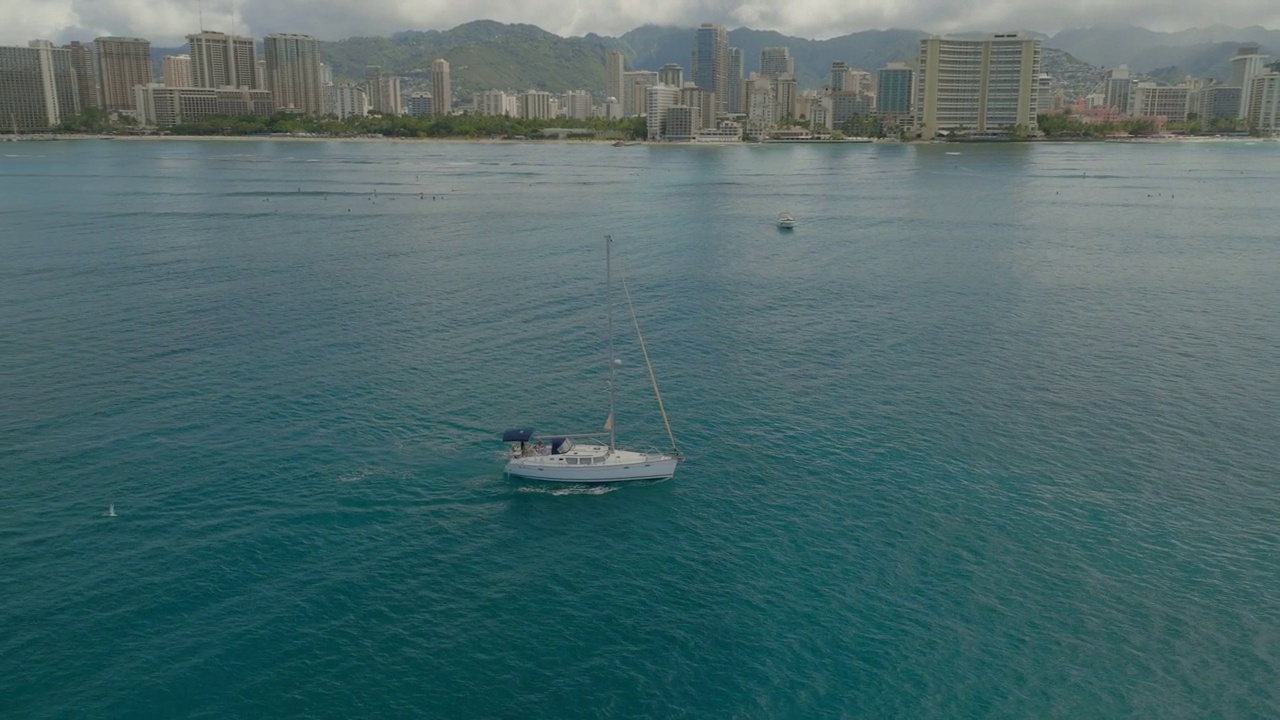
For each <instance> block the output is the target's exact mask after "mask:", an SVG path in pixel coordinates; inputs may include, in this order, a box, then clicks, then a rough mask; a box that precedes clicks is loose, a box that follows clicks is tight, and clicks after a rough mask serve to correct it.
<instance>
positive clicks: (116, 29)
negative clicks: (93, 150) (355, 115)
mask: <svg viewBox="0 0 1280 720" xmlns="http://www.w3.org/2000/svg"><path fill="white" fill-rule="evenodd" d="M233 2H234V5H235V7H236V16H237V18H238V20H237V31H238V32H239V33H240V34H247V35H252V36H256V37H261V36H262V35H265V34H267V33H272V32H300V33H308V34H311V35H315V36H316V37H319V38H321V39H323V40H337V39H340V38H344V37H350V36H352V35H389V34H391V33H393V32H396V31H399V30H430V29H436V30H446V29H448V28H451V27H454V26H455V25H460V24H462V23H464V22H467V21H469V20H477V19H489V20H498V21H501V22H522V23H530V24H533V25H537V26H539V27H541V28H543V29H545V30H549V31H551V32H553V33H556V34H558V35H583V34H586V33H588V32H596V33H600V34H602V35H615V36H616V35H620V34H622V33H624V32H626V31H627V30H630V29H632V28H635V27H637V26H640V25H644V24H646V23H656V24H664V25H681V26H689V27H692V26H694V25H696V24H698V23H702V22H716V23H720V24H722V25H725V26H727V27H729V28H731V29H732V28H737V27H751V28H755V29H760V30H778V31H780V32H782V33H785V34H788V35H796V36H800V37H809V38H827V37H833V36H836V35H843V34H846V33H850V32H855V31H858V30H868V29H876V28H879V29H884V28H895V27H896V28H920V29H923V30H926V31H929V32H936V33H946V32H955V31H961V30H985V31H996V30H1015V29H1018V30H1039V31H1042V32H1046V33H1053V32H1056V31H1058V30H1060V29H1062V28H1068V27H1078V26H1083V25H1094V24H1102V23H1106V24H1112V23H1129V24H1134V25H1141V26H1143V27H1147V28H1151V29H1153V30H1183V29H1186V28H1191V27H1207V26H1209V25H1213V24H1225V25H1232V26H1237V27H1243V26H1246V25H1263V26H1265V27H1269V28H1276V27H1280V2H1276V0H1217V1H1216V2H1213V1H1211V2H1192V1H1191V0H1065V1H1061V0H470V2H464V1H461V0H204V2H203V3H202V2H200V0H2V1H0V44H6V45H17V44H25V43H26V41H28V40H31V39H34V38H44V39H50V40H55V41H59V42H63V41H66V40H73V39H80V40H91V39H93V38H94V37H96V36H100V35H125V36H137V37H144V38H147V39H149V40H151V41H152V43H154V44H156V45H160V46H170V45H180V44H182V43H183V42H184V40H183V37H184V36H185V35H186V34H187V33H190V32H194V31H195V30H197V29H198V28H199V12H200V7H201V5H203V8H204V26H205V27H206V28H208V29H211V30H221V31H223V32H227V31H229V30H230V29H231V17H232V13H231V8H232V5H233Z"/></svg>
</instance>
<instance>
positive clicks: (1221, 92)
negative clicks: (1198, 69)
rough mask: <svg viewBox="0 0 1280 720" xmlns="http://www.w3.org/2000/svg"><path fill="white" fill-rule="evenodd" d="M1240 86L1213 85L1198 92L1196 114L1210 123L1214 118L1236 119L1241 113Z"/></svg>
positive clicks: (1206, 122) (1203, 120) (1201, 120)
mask: <svg viewBox="0 0 1280 720" xmlns="http://www.w3.org/2000/svg"><path fill="white" fill-rule="evenodd" d="M1240 90H1241V89H1240V88H1238V87H1229V86H1227V85H1211V86H1209V87H1207V88H1201V90H1200V92H1198V93H1196V114H1198V115H1199V116H1200V122H1202V123H1204V124H1205V125H1208V124H1209V123H1211V122H1213V121H1214V120H1228V119H1230V120H1234V119H1235V118H1236V116H1237V115H1239V114H1240Z"/></svg>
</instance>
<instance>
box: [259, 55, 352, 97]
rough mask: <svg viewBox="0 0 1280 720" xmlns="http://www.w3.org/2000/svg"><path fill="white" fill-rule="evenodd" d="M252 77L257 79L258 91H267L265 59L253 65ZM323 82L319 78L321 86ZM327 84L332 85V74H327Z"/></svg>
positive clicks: (322, 78)
mask: <svg viewBox="0 0 1280 720" xmlns="http://www.w3.org/2000/svg"><path fill="white" fill-rule="evenodd" d="M320 65H321V66H323V65H324V63H320ZM253 76H254V77H255V78H256V79H257V80H256V82H257V83H258V89H259V90H266V89H267V60H266V58H258V62H257V63H255V64H254V68H253ZM323 80H324V77H323V76H321V84H322V85H323V84H324V82H323ZM329 83H330V84H332V83H333V73H329Z"/></svg>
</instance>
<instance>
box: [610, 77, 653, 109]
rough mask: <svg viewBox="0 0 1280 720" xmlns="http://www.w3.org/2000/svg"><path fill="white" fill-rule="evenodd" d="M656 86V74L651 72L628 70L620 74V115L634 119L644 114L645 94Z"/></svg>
mask: <svg viewBox="0 0 1280 720" xmlns="http://www.w3.org/2000/svg"><path fill="white" fill-rule="evenodd" d="M657 84H658V73H656V72H654V71H652V70H628V71H627V72H625V73H623V74H622V94H623V96H624V97H620V98H618V100H619V101H621V102H622V114H623V115H625V116H627V117H635V116H637V115H644V114H645V112H646V111H645V107H646V106H645V103H646V102H647V100H646V99H645V98H646V97H647V95H646V93H647V92H648V89H649V88H651V87H653V86H654V85H657Z"/></svg>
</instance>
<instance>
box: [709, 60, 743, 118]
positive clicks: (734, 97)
mask: <svg viewBox="0 0 1280 720" xmlns="http://www.w3.org/2000/svg"><path fill="white" fill-rule="evenodd" d="M744 70H745V68H744V67H743V63H742V48H736V47H731V48H729V102H728V103H727V104H728V111H729V112H731V113H742V112H746V109H745V108H743V106H742V105H743V103H742V79H743V78H744V77H746V74H745V72H744ZM714 121H715V118H711V120H710V122H714ZM703 122H704V123H706V122H708V119H707V118H703Z"/></svg>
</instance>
